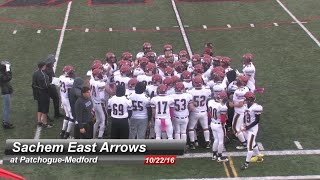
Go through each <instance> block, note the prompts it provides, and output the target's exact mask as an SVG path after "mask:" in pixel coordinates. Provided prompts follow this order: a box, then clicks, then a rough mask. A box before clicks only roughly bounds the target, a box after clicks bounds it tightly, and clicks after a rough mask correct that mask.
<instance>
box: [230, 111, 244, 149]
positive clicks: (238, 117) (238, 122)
mask: <svg viewBox="0 0 320 180" xmlns="http://www.w3.org/2000/svg"><path fill="white" fill-rule="evenodd" d="M243 116H244V114H243V113H240V114H239V113H235V114H234V117H233V121H232V129H233V132H234V133H235V136H236V137H237V138H238V139H239V141H240V143H241V144H240V146H237V147H236V148H237V149H245V148H246V138H245V136H244V133H243V131H242V130H241V128H242V125H243Z"/></svg>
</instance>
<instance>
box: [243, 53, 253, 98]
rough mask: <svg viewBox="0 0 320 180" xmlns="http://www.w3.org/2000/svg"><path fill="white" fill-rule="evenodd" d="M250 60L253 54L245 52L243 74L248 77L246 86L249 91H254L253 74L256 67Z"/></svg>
mask: <svg viewBox="0 0 320 180" xmlns="http://www.w3.org/2000/svg"><path fill="white" fill-rule="evenodd" d="M252 60H253V55H252V54H250V53H247V54H245V55H243V69H242V71H243V74H245V75H247V76H248V77H249V80H248V84H247V86H248V88H249V89H250V91H251V92H254V91H255V89H256V85H255V79H254V76H255V74H256V68H255V67H254V65H253V64H252Z"/></svg>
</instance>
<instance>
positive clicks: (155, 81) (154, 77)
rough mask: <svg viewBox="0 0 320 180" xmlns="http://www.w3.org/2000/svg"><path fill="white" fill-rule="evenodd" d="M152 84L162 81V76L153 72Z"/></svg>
mask: <svg viewBox="0 0 320 180" xmlns="http://www.w3.org/2000/svg"><path fill="white" fill-rule="evenodd" d="M152 83H153V85H159V84H161V83H162V77H161V76H160V75H159V74H155V75H153V76H152Z"/></svg>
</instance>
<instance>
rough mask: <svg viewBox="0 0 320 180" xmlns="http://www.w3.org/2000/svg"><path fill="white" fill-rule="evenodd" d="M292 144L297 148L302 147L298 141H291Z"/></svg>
mask: <svg viewBox="0 0 320 180" xmlns="http://www.w3.org/2000/svg"><path fill="white" fill-rule="evenodd" d="M293 142H294V144H295V145H296V146H297V148H298V149H303V147H302V145H301V144H300V142H299V141H293Z"/></svg>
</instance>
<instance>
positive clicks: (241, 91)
mask: <svg viewBox="0 0 320 180" xmlns="http://www.w3.org/2000/svg"><path fill="white" fill-rule="evenodd" d="M248 91H249V88H248V87H247V86H244V87H239V88H238V89H237V90H236V91H235V92H234V94H233V102H234V103H238V102H240V101H244V100H245V99H246V98H245V97H244V95H245V94H246V93H247V92H248ZM234 111H235V112H236V113H243V112H244V106H242V107H234Z"/></svg>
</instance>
